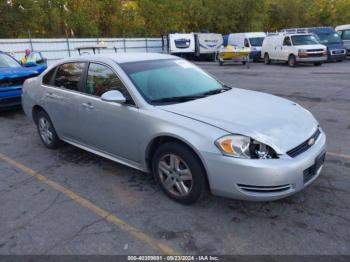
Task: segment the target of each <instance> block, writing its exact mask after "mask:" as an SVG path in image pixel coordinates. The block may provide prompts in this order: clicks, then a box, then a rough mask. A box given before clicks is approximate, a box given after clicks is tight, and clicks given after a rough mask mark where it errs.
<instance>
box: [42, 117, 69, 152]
mask: <svg viewBox="0 0 350 262" xmlns="http://www.w3.org/2000/svg"><path fill="white" fill-rule="evenodd" d="M36 124H37V128H38V133H39V136H40V139H41V141H42V142H43V143H44V145H45V146H46V147H47V148H50V149H55V148H59V147H60V146H62V144H63V142H62V141H61V140H60V139H59V137H58V136H57V133H56V130H55V128H54V127H53V124H52V122H51V119H50V117H49V116H48V114H47V113H45V112H44V111H40V112H39V113H37V116H36Z"/></svg>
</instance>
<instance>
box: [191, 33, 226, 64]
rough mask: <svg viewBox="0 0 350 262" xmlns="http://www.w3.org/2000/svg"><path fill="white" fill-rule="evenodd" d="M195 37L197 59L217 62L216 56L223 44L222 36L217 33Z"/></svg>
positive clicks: (195, 34)
mask: <svg viewBox="0 0 350 262" xmlns="http://www.w3.org/2000/svg"><path fill="white" fill-rule="evenodd" d="M194 36H195V50H196V51H195V55H196V57H197V58H205V57H206V58H212V59H213V60H215V55H216V53H217V52H218V51H219V50H220V48H221V46H222V44H223V38H222V35H221V34H215V33H194Z"/></svg>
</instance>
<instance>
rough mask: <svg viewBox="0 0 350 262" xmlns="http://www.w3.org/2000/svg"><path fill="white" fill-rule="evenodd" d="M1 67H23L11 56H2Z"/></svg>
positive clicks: (0, 55)
mask: <svg viewBox="0 0 350 262" xmlns="http://www.w3.org/2000/svg"><path fill="white" fill-rule="evenodd" d="M0 67H21V65H20V64H19V63H18V62H17V61H16V60H15V59H14V58H12V57H10V56H9V55H6V54H0Z"/></svg>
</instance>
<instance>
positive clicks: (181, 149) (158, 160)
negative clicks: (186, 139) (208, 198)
mask: <svg viewBox="0 0 350 262" xmlns="http://www.w3.org/2000/svg"><path fill="white" fill-rule="evenodd" d="M152 170H153V174H154V177H155V179H156V181H157V183H158V185H159V186H160V187H161V189H162V190H163V192H164V193H165V194H166V195H167V196H168V197H170V198H171V199H173V200H175V201H177V202H180V203H182V204H187V205H189V204H192V203H194V202H196V201H197V200H198V199H200V198H201V197H202V196H204V195H205V193H206V189H207V186H206V178H205V171H204V168H203V166H202V164H201V162H200V160H199V159H198V157H197V156H196V155H195V154H194V153H193V152H192V151H191V150H190V149H189V148H187V147H186V146H184V145H182V144H179V143H174V142H171V143H166V144H163V145H161V146H160V147H159V148H158V149H157V151H156V153H155V154H154V157H153V159H152Z"/></svg>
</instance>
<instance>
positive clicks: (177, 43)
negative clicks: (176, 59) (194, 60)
mask: <svg viewBox="0 0 350 262" xmlns="http://www.w3.org/2000/svg"><path fill="white" fill-rule="evenodd" d="M167 40H168V41H167V42H168V52H169V54H176V55H181V54H194V52H195V39H194V34H193V33H174V34H169V35H168V37H167Z"/></svg>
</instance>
